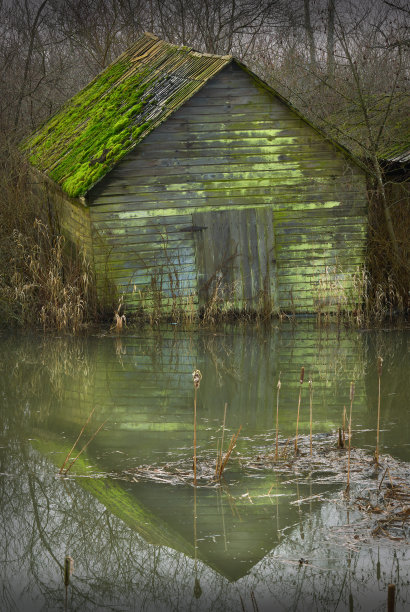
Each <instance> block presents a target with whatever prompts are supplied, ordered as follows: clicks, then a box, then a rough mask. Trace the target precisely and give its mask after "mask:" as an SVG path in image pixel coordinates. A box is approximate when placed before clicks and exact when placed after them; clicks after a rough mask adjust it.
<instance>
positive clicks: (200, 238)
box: [88, 63, 366, 312]
mask: <svg viewBox="0 0 410 612" xmlns="http://www.w3.org/2000/svg"><path fill="white" fill-rule="evenodd" d="M88 201H89V204H90V213H91V221H92V227H93V243H94V258H95V264H96V269H97V274H98V275H99V276H100V277H101V278H102V276H103V275H104V274H105V273H108V275H109V277H110V278H111V279H112V280H113V281H114V282H115V283H116V284H117V285H118V287H119V290H120V291H123V292H125V293H127V294H128V295H129V299H130V301H133V302H134V304H137V303H138V302H140V301H141V299H145V300H147V299H148V300H152V299H154V298H153V292H152V291H151V290H150V286H151V283H152V280H151V279H154V286H155V287H158V286H160V287H161V289H162V292H163V293H164V292H165V293H167V294H168V296H169V299H170V300H171V301H172V299H174V300H176V299H177V298H178V299H179V298H180V296H181V295H192V296H195V298H192V301H193V302H194V301H195V300H196V295H197V294H198V292H201V290H202V292H203V288H204V285H206V283H207V282H208V281H209V280H210V279H211V277H212V275H215V274H217V273H218V270H219V267H220V261H219V259H218V257H217V256H216V254H217V253H218V252H219V253H221V249H223V250H224V255H225V256H226V257H228V258H229V257H230V256H231V270H230V271H229V272H224V271H223V274H224V275H225V277H226V278H224V280H226V282H227V283H228V282H232V281H233V283H234V284H235V300H236V303H237V305H239V306H245V307H255V306H256V305H257V300H258V299H260V295H259V296H258V295H257V294H258V293H259V292H260V291H261V289H264V290H266V283H265V284H264V282H263V277H264V274H265V273H266V270H269V274H270V284H269V285H268V286H269V290H270V292H271V297H272V298H273V299H274V300H275V305H276V307H277V308H281V309H284V310H292V309H294V310H295V311H296V312H304V311H311V310H312V309H314V308H315V304H316V302H317V301H320V302H323V305H325V304H326V302H329V301H330V302H331V301H333V300H334V299H338V297H337V296H338V295H339V294H340V293H343V291H344V290H341V289H340V286H341V285H346V286H348V285H349V283H350V280H349V279H350V274H351V273H352V272H353V271H354V270H355V269H356V267H357V266H358V265H359V264H361V263H362V262H363V252H364V245H365V239H366V185H365V176H364V173H363V171H362V170H361V169H360V168H359V167H358V166H357V165H356V164H355V163H354V162H352V161H351V160H349V158H348V157H347V156H346V155H344V154H343V153H342V152H341V151H339V150H337V149H336V148H335V147H334V146H333V145H331V144H330V143H328V142H326V140H325V139H324V138H323V136H321V135H320V134H318V133H317V132H316V131H315V130H314V129H313V128H311V127H310V126H309V125H308V124H307V123H306V122H304V121H303V120H302V119H300V118H299V117H298V116H297V115H296V114H295V113H293V111H292V110H290V109H289V107H288V106H287V105H286V104H284V103H283V102H282V101H280V100H279V99H278V98H275V97H274V96H273V95H272V94H271V93H269V92H268V91H266V90H265V89H264V88H262V87H261V86H260V85H259V84H257V83H256V81H255V80H254V79H253V78H252V77H251V76H250V75H248V74H247V73H246V72H245V71H244V70H242V68H240V67H239V66H237V65H236V64H234V63H233V64H231V65H229V66H228V67H226V68H224V69H223V70H222V71H221V72H220V73H219V74H218V75H217V76H215V77H213V79H212V81H211V82H209V83H208V84H207V85H205V86H204V87H203V89H202V90H201V91H200V92H198V93H197V94H196V95H195V96H194V97H193V98H191V100H189V101H188V102H187V103H186V104H185V105H184V106H183V107H182V108H181V109H179V110H178V111H177V112H175V114H174V115H173V116H171V117H170V118H169V119H168V120H167V121H166V122H165V123H164V124H162V125H161V126H160V127H158V128H156V130H155V131H154V132H152V133H151V134H150V135H149V136H147V137H146V138H145V139H144V141H143V142H142V143H140V144H139V145H138V146H137V147H136V149H135V150H134V151H133V152H132V153H130V154H129V155H128V156H127V157H126V158H124V160H123V161H122V162H121V163H119V164H118V166H117V167H116V168H114V170H112V171H111V172H110V173H109V174H108V175H107V176H106V177H105V178H104V179H103V180H102V181H101V182H100V183H99V184H98V185H97V186H96V187H95V188H94V189H93V190H92V191H91V192H90V194H89V198H88ZM244 211H248V212H247V213H245V212H244ZM269 211H272V213H273V218H272V221H269V222H267V223H266V224H264V222H259V221H258V222H257V221H256V218H257V217H258V216H259V217H261V218H262V217H263V216H264V217H265V219H267V218H268V217H269V215H270V214H271V213H270V212H269ZM214 213H218V214H219V215H220V222H222V224H223V223H226V224H228V225H229V227H230V229H229V232H228V233H227V231H225V232H221V233H220V238H218V232H216V231H215V224H216V223H217V221H216V219H217V217H215V218H214V219H213V218H212V215H213V214H214ZM221 215H222V216H221ZM225 215H228V217H225ZM259 217H258V218H259ZM270 223H272V231H271V230H270V229H269V227H270ZM198 226H204V227H207V229H203V230H199V231H190V230H192V229H193V230H196V229H197V227H198ZM234 227H236V228H237V229H236V230H234V229H232V228H234ZM235 231H236V234H235ZM270 233H271V234H272V237H271V238H270V237H269V234H270ZM228 234H229V236H230V239H229V240H230V242H229V241H228V244H229V245H230V248H229V249H228V250H227V246H228V245H227V244H226V242H227V240H226V236H227V235H228ZM213 241H215V246H214V248H213V249H212V247H211V245H212V242H213ZM238 254H240V256H238ZM218 266H219V267H218ZM326 286H327V287H328V289H329V292H330V294H332V293H333V294H334V295H330V296H325V295H323V288H324V287H326ZM251 298H252V299H251Z"/></svg>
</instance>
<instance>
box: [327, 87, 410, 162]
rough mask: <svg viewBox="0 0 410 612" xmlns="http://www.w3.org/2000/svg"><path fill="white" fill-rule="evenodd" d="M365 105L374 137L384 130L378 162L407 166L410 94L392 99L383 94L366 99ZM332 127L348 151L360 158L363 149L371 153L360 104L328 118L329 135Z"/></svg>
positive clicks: (409, 147) (409, 153)
mask: <svg viewBox="0 0 410 612" xmlns="http://www.w3.org/2000/svg"><path fill="white" fill-rule="evenodd" d="M366 103H367V104H366V106H367V112H368V118H369V122H370V126H371V128H372V130H373V134H374V135H375V136H376V135H377V134H378V132H379V130H380V128H381V127H382V126H383V129H382V133H381V138H380V141H379V145H378V151H377V155H378V158H379V160H380V161H386V162H398V163H405V162H408V161H409V160H410V114H409V107H410V96H409V94H408V93H407V92H397V94H396V95H395V96H394V97H393V99H391V98H390V96H389V95H387V94H382V93H381V94H379V95H377V96H375V95H369V96H368V99H367V100H366ZM386 115H387V118H386ZM331 126H335V128H336V130H335V132H336V134H337V137H338V140H340V141H342V142H345V144H346V145H347V146H348V148H349V150H350V151H352V152H353V153H354V154H355V155H357V156H359V157H364V156H365V150H366V147H367V148H368V149H370V145H369V142H368V140H369V132H368V128H367V125H366V122H365V118H364V115H363V111H362V110H361V106H360V104H359V103H357V104H356V105H350V106H345V107H344V108H343V109H342V110H340V111H338V112H336V113H334V114H333V115H330V116H329V117H327V120H326V127H325V129H326V130H327V131H328V132H329V133H331V134H332V132H333V130H332V127H331ZM359 143H360V145H361V146H360V145H359Z"/></svg>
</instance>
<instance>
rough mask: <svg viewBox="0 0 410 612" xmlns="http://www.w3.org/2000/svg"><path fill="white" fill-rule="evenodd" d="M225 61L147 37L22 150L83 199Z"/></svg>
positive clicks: (85, 89)
mask: <svg viewBox="0 0 410 612" xmlns="http://www.w3.org/2000/svg"><path fill="white" fill-rule="evenodd" d="M231 60H232V58H231V56H224V57H221V56H215V55H207V54H201V53H197V52H195V51H193V50H192V49H190V48H188V47H177V46H175V45H171V44H169V43H167V42H165V41H163V40H160V39H159V38H157V37H156V36H154V35H153V34H149V33H146V34H144V35H143V36H142V37H141V38H139V39H138V40H137V42H136V43H135V44H134V45H133V46H132V47H131V48H130V49H128V50H127V51H126V52H125V53H123V55H121V56H120V57H119V58H118V59H117V60H116V61H115V62H114V63H113V64H111V65H110V66H109V67H108V68H106V69H105V70H104V71H103V72H102V73H101V74H99V75H98V76H97V77H96V78H95V79H94V80H93V81H91V83H90V84H89V85H87V87H85V88H84V89H83V90H81V91H80V92H79V93H78V94H77V95H75V96H74V97H73V98H71V100H69V101H68V102H67V103H66V104H65V105H64V106H63V107H62V108H61V109H60V110H59V111H58V112H57V113H56V114H55V115H54V116H53V117H52V118H51V119H49V120H48V121H47V122H46V123H45V124H44V125H43V126H42V127H40V128H39V129H38V130H37V131H36V132H35V133H34V134H33V135H31V136H30V137H29V138H27V139H26V140H25V141H24V143H23V145H22V148H23V150H24V151H26V152H28V154H29V160H30V162H31V163H32V164H33V165H34V166H35V167H36V168H37V169H39V170H41V171H42V172H45V173H46V174H47V175H48V176H49V177H50V178H52V179H53V180H54V181H56V182H57V183H58V184H59V185H61V187H62V188H63V190H64V191H65V192H66V193H67V194H68V195H70V196H73V197H76V196H83V195H85V194H86V193H87V191H89V190H90V189H91V187H92V186H93V185H95V183H97V182H98V181H99V180H100V179H101V178H102V177H103V176H105V175H106V174H107V172H109V171H110V170H111V169H112V168H113V167H114V166H115V165H116V164H117V163H118V161H119V160H120V159H121V158H122V157H124V155H126V153H128V151H130V150H131V149H133V148H134V147H135V145H136V144H137V143H138V142H140V141H141V140H142V139H143V138H144V137H145V136H146V135H147V134H148V133H149V132H151V131H152V130H153V129H154V128H155V127H156V126H158V125H159V124H160V123H161V122H162V121H163V120H164V119H165V118H166V117H167V116H168V115H170V114H171V113H173V112H174V111H175V110H177V109H178V108H179V107H180V106H181V105H182V104H183V103H184V102H185V101H186V100H188V99H189V98H190V97H191V96H192V95H193V94H194V93H196V92H197V91H198V90H199V89H201V87H202V86H203V85H204V84H205V83H206V82H207V81H208V80H209V79H210V78H211V77H212V76H214V75H215V74H216V73H217V72H219V70H221V69H222V68H223V67H224V66H226V65H227V64H228V63H229V62H230V61H231Z"/></svg>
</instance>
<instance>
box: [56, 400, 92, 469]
mask: <svg viewBox="0 0 410 612" xmlns="http://www.w3.org/2000/svg"><path fill="white" fill-rule="evenodd" d="M94 410H95V406H94V408H93V409H92V410H91V412H90V414H89V415H88V419H87V420H86V422H85V423H84V425H83V426H82V428H81V431H80V433H79V434H78V437H77V440H76V441H75V442H74V444H73V446H72V448H71V450H70V451H69V452H68V453H67V456H66V458H65V459H64V461H63V464H62V466H61V467H60V470H59V472H58V473H59V474H61V473H62V471H63V469H64V466H65V464H66V463H67V461H68V460H69V458H70V457H71V454H72V452H73V450H74V449H75V447H76V446H77V444H78V441H79V439H80V438H81V436H82V435H83V432H84V429H85V428H86V427H87V425H88V423H89V422H90V419H91V417H92V416H93V414H94Z"/></svg>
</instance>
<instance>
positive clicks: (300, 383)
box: [295, 367, 305, 455]
mask: <svg viewBox="0 0 410 612" xmlns="http://www.w3.org/2000/svg"><path fill="white" fill-rule="evenodd" d="M304 378H305V368H304V367H302V369H301V370H300V380H299V401H298V416H297V418H296V436H295V455H297V454H298V429H299V414H300V402H301V399H302V385H303V379H304Z"/></svg>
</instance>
